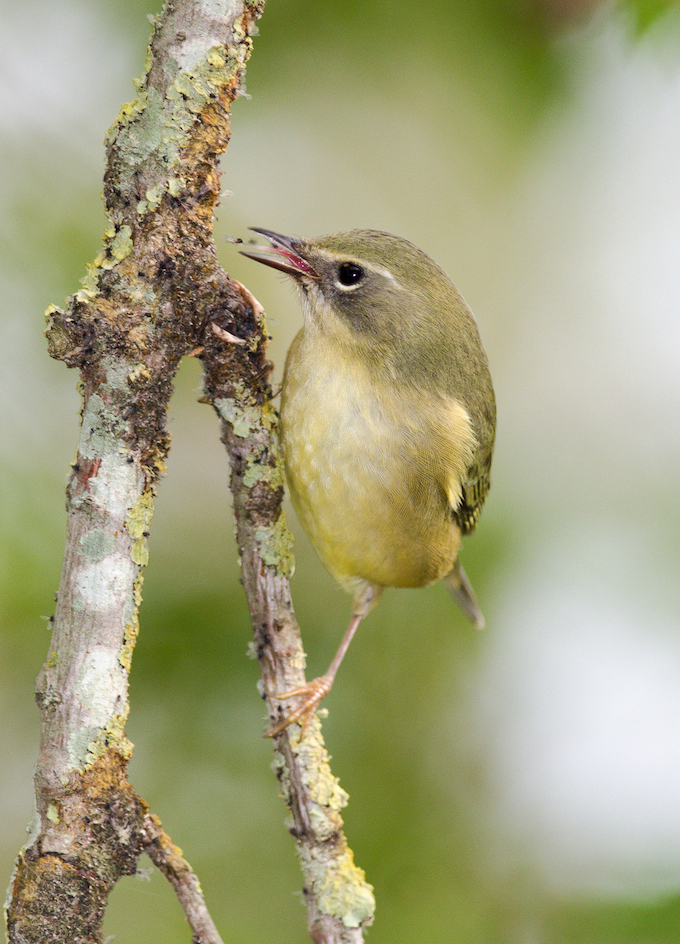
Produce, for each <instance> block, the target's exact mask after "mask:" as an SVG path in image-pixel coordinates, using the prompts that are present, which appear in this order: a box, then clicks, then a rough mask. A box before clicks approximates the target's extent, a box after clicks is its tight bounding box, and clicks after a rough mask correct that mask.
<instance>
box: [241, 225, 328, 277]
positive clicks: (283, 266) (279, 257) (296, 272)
mask: <svg viewBox="0 0 680 944" xmlns="http://www.w3.org/2000/svg"><path fill="white" fill-rule="evenodd" d="M250 228H251V230H252V231H253V233H259V235H260V236H264V237H265V238H266V239H268V240H269V242H270V243H272V245H271V246H252V247H251V248H249V249H248V250H247V251H246V250H244V249H239V252H240V253H241V255H242V256H247V257H248V258H249V259H254V260H255V261H256V262H262V263H264V265H268V266H271V267H272V269H278V270H279V271H280V272H285V273H286V275H292V276H295V277H296V278H300V276H306V277H307V278H308V279H318V278H319V274H318V272H315V270H314V269H313V268H312V267H311V266H310V264H309V263H308V262H307V261H306V259H304V258H303V257H302V255H301V253H300V250H301V248H302V243H301V242H300V241H299V240H297V239H296V238H295V237H294V236H282V235H281V233H272V231H271V230H269V229H258V228H257V227H255V226H251V227H250Z"/></svg>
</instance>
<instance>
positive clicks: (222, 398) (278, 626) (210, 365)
mask: <svg viewBox="0 0 680 944" xmlns="http://www.w3.org/2000/svg"><path fill="white" fill-rule="evenodd" d="M232 284H234V285H238V283H232ZM238 288H239V290H240V293H241V299H242V301H241V304H242V307H243V316H242V317H239V319H238V321H239V322H240V323H242V324H244V325H247V326H248V328H247V332H246V333H242V334H241V335H240V337H241V338H245V339H246V341H247V343H246V345H236V344H234V343H229V342H226V343H225V341H224V339H222V338H221V337H220V336H219V332H214V334H216V336H215V337H212V338H211V337H209V336H207V337H206V342H205V350H204V351H203V353H202V355H201V356H202V359H203V363H204V367H205V374H204V386H205V390H206V395H207V397H208V399H209V401H210V402H211V403H212V404H213V406H214V408H215V410H216V411H217V413H218V415H219V416H220V419H221V421H222V438H223V441H224V444H225V446H226V447H227V450H228V453H229V459H230V464H231V490H232V493H233V496H234V514H235V517H236V529H237V540H238V545H239V549H240V552H241V567H242V574H243V585H244V588H245V591H246V596H247V598H248V604H249V607H250V615H251V620H252V624H253V632H254V636H255V641H254V653H255V654H256V656H257V658H258V659H259V662H260V669H261V673H262V695H263V697H264V698H265V699H266V701H267V706H268V708H269V715H270V720H271V722H272V723H275V722H277V721H280V720H281V718H282V717H283V715H282V711H283V710H284V705H282V703H281V702H280V701H279V700H278V698H277V695H276V693H277V692H281V691H286V690H288V689H290V688H294V687H296V686H298V685H300V684H302V683H303V682H304V680H305V675H304V666H305V656H304V652H303V650H302V643H301V640H300V631H299V629H298V626H297V623H296V621H295V615H294V613H293V606H292V602H291V597H290V589H289V586H288V578H289V576H290V574H291V572H292V569H293V556H292V539H291V536H290V533H289V531H288V528H287V527H286V522H285V518H284V513H283V511H282V509H281V500H282V497H283V478H282V463H281V458H280V456H279V453H278V446H277V439H276V428H277V422H278V417H277V414H276V412H275V411H274V409H273V407H272V405H271V403H270V397H271V388H270V386H269V382H268V374H269V370H270V366H271V365H270V364H269V363H268V361H267V360H266V356H265V351H264V345H263V344H262V343H261V339H263V338H266V325H265V322H264V315H263V312H262V308H261V306H260V305H259V304H258V303H257V301H256V300H255V299H254V298H253V296H252V295H251V294H250V292H248V291H247V290H246V289H245V288H243V286H238ZM275 767H276V771H277V775H278V777H279V781H280V783H281V787H282V793H283V796H284V799H285V800H286V803H287V804H288V807H289V809H290V812H291V821H290V823H289V828H290V831H291V833H292V835H293V836H294V837H295V840H296V842H297V847H298V852H299V855H300V861H301V865H302V872H303V876H304V880H305V888H304V893H305V899H306V902H307V910H308V925H309V931H310V936H311V938H312V940H313V941H315V942H317V944H360V942H361V941H363V932H362V928H364V927H366V926H367V925H369V924H370V923H371V922H372V920H373V912H374V908H375V902H374V899H373V890H372V888H371V886H370V885H369V884H368V883H367V882H366V879H365V876H364V873H363V871H362V870H361V869H360V868H358V867H357V866H356V865H355V864H354V857H353V855H352V851H351V849H350V848H349V847H348V845H347V841H346V839H345V837H344V834H343V832H342V817H341V815H340V810H341V809H342V807H343V806H344V805H345V803H346V802H347V794H346V793H345V791H344V790H343V789H342V788H341V787H340V785H339V783H338V781H337V780H336V778H335V777H334V776H333V774H332V773H331V769H330V766H329V763H328V754H327V752H326V748H325V747H324V743H323V739H322V737H321V729H320V724H319V721H318V719H317V718H316V717H314V718H313V719H312V720H311V721H310V723H309V725H308V727H307V730H306V732H305V735H304V737H301V736H300V728H299V726H298V725H291V726H290V727H289V728H286V729H285V730H284V731H283V732H282V733H281V734H280V735H279V736H278V737H277V738H276V747H275Z"/></svg>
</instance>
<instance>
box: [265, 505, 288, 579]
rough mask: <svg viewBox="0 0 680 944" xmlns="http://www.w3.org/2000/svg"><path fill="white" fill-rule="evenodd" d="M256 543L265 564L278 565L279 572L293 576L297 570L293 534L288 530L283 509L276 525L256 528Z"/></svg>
mask: <svg viewBox="0 0 680 944" xmlns="http://www.w3.org/2000/svg"><path fill="white" fill-rule="evenodd" d="M255 543H256V544H257V549H258V552H259V554H260V557H261V558H262V560H263V561H264V563H265V564H268V565H269V566H270V567H276V569H277V570H278V572H279V573H280V574H283V575H284V576H285V577H292V576H293V572H294V570H295V557H294V555H293V535H292V534H291V533H290V531H289V530H288V525H287V524H286V516H285V514H284V513H283V511H282V512H281V514H280V515H279V517H278V519H277V521H276V524H275V525H273V526H271V527H260V528H256V529H255Z"/></svg>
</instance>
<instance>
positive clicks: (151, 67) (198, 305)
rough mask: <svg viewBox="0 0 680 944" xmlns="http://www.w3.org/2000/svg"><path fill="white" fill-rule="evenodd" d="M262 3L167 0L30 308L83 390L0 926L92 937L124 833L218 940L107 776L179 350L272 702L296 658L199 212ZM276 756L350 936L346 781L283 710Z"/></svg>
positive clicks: (12, 935)
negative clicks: (67, 270) (192, 377)
mask: <svg viewBox="0 0 680 944" xmlns="http://www.w3.org/2000/svg"><path fill="white" fill-rule="evenodd" d="M263 5H264V0H174V2H170V0H168V2H166V4H165V7H164V9H163V11H162V13H161V14H160V15H159V16H158V17H157V18H156V21H155V24H154V31H153V35H152V38H151V42H150V44H149V53H148V56H147V63H146V70H145V73H144V75H143V76H142V77H141V78H140V79H139V80H137V81H136V82H135V87H136V90H137V96H136V98H135V100H134V101H132V102H130V103H128V104H126V105H124V106H123V107H122V109H121V111H120V113H119V115H118V117H117V119H116V121H115V122H114V124H113V126H112V128H111V130H110V131H109V133H108V135H107V140H106V145H107V166H106V173H105V179H104V196H105V201H106V211H107V215H108V225H107V228H106V230H105V234H104V247H103V249H102V252H101V253H100V254H99V255H98V256H97V258H96V259H95V260H94V262H93V263H92V264H90V265H89V266H88V267H87V274H86V276H85V278H84V279H83V280H82V288H81V289H80V290H79V291H78V292H77V293H76V294H75V295H73V296H72V297H71V298H70V299H69V301H68V304H67V306H66V308H65V309H64V310H62V309H59V308H57V307H55V306H50V308H49V309H48V311H47V313H46V315H47V332H46V334H47V339H48V346H49V352H50V354H51V355H52V356H53V357H55V358H57V359H59V360H62V361H64V363H66V364H67V365H68V366H69V367H76V368H78V369H79V371H80V375H81V390H82V396H83V408H82V414H81V417H82V422H81V435H80V444H79V449H78V455H77V458H76V461H75V463H74V465H73V468H72V475H71V479H70V482H69V486H68V489H67V511H68V535H67V541H66V552H65V557H64V567H63V572H62V578H61V583H60V587H59V593H58V597H57V608H56V613H55V622H54V631H53V637H52V642H51V645H50V650H49V654H48V658H47V660H46V662H45V665H44V666H43V669H42V672H41V673H40V676H39V678H38V682H37V692H36V694H37V700H38V704H39V706H40V710H41V715H42V727H41V747H40V756H39V760H38V764H37V770H36V778H35V790H36V815H35V819H34V822H33V824H32V826H31V830H30V835H29V839H28V842H27V844H26V846H25V847H24V848H23V849H22V850H21V852H20V854H19V857H18V859H17V864H16V868H15V872H14V875H13V878H12V883H11V886H10V893H9V898H8V904H7V909H6V916H7V928H8V936H9V941H10V942H11V944H57V942H64V944H66V942H68V944H80V942H83V944H84V942H88V944H91V942H99V941H101V939H102V920H103V915H104V910H105V907H106V901H107V896H108V894H109V892H110V890H111V888H112V887H113V885H114V884H115V882H116V881H117V880H118V878H120V877H121V876H122V875H128V874H132V873H134V871H135V869H136V866H137V861H138V858H139V855H140V854H141V852H142V851H144V850H146V851H147V852H148V853H149V855H150V856H151V857H152V859H153V860H154V862H156V864H157V865H158V867H159V868H160V869H161V870H162V871H163V872H164V874H165V875H166V876H167V877H168V879H169V880H170V881H171V882H172V884H173V885H174V887H175V889H176V891H177V894H178V897H179V898H180V901H181V902H182V905H183V907H184V909H185V912H186V914H187V918H188V920H189V923H190V925H191V928H192V931H193V934H194V940H196V941H202V942H204V944H220V938H219V934H218V933H217V931H216V929H215V927H214V925H213V924H212V921H211V920H210V917H209V915H208V914H207V909H206V908H205V903H204V901H203V898H202V895H201V893H200V886H199V885H198V881H197V880H196V878H195V876H194V875H193V873H192V872H191V870H190V868H189V866H188V864H187V863H186V862H185V860H184V859H183V858H182V856H181V854H180V852H179V850H178V849H177V847H176V846H174V844H173V843H172V841H171V840H170V839H169V837H167V836H166V835H165V833H163V831H162V828H161V827H160V823H159V822H158V820H157V819H156V818H155V817H153V816H152V815H151V814H150V813H149V811H148V809H147V806H146V804H145V803H144V801H143V800H141V799H140V798H139V797H137V795H136V794H135V792H134V790H133V788H132V787H131V786H130V784H129V782H128V780H127V765H128V761H129V758H130V755H131V752H132V745H131V744H130V742H129V741H128V740H127V738H126V736H125V723H126V720H127V716H128V712H129V702H128V674H129V671H130V664H131V659H132V654H133V650H134V645H135V640H136V638H137V634H138V631H139V622H138V607H139V604H140V602H141V589H142V580H143V569H144V567H145V565H146V563H147V561H148V549H147V543H146V538H147V535H148V531H149V528H150V524H151V518H152V514H153V498H154V495H155V491H156V487H157V484H158V481H159V479H160V477H161V476H162V474H163V472H164V469H165V459H166V456H167V452H168V449H169V445H170V442H169V436H168V433H167V431H166V426H165V420H166V412H167V406H168V402H169V399H170V396H171V393H172V381H173V377H174V375H175V372H176V370H177V367H178V365H179V362H180V360H181V358H182V357H183V356H185V355H186V354H187V353H189V352H192V353H194V354H197V355H198V356H200V357H202V359H203V361H204V366H205V388H206V395H207V397H208V399H209V400H210V402H212V403H213V405H214V407H215V409H216V410H217V412H218V414H219V416H220V418H221V421H222V434H223V440H224V442H225V445H226V446H227V449H228V451H229V456H230V460H231V467H232V483H231V484H232V491H233V494H234V508H235V514H236V521H237V531H238V540H239V549H240V553H241V560H242V565H243V580H244V586H245V589H246V594H247V596H248V601H249V605H250V611H251V616H252V621H253V628H254V632H255V647H256V651H257V654H258V656H259V658H260V664H261V668H262V677H263V684H264V693H265V696H266V698H267V700H268V704H269V709H270V714H271V717H272V720H276V719H278V717H279V715H280V712H281V710H282V706H281V705H280V704H279V702H278V701H277V698H276V692H277V691H281V690H282V689H286V688H290V687H293V686H295V685H298V684H300V683H301V682H302V681H303V680H304V654H303V652H302V647H301V643H300V637H299V631H298V628H297V624H296V623H295V618H294V615H293V610H292V605H291V599H290V592H289V588H288V577H289V575H290V572H291V569H292V552H291V539H290V535H289V533H288V530H287V528H286V525H285V520H284V518H283V512H282V511H281V499H282V495H283V480H282V472H281V460H280V456H279V454H278V448H277V440H276V423H277V417H276V413H275V411H274V410H273V408H272V407H271V404H270V397H271V389H270V386H269V381H268V374H269V369H270V365H269V363H268V361H267V359H266V343H267V340H268V338H267V334H266V327H265V324H264V319H263V316H262V310H261V308H260V307H259V306H258V305H257V303H256V302H255V300H254V299H253V298H252V296H251V295H250V293H249V292H248V291H247V290H246V289H244V288H243V286H241V285H239V283H237V282H233V281H231V280H230V279H229V277H228V276H227V275H226V273H225V272H224V271H223V270H222V268H221V267H220V265H219V263H218V262H217V256H216V252H215V245H214V241H213V232H212V228H213V219H214V210H215V205H216V203H217V200H218V197H219V189H220V188H219V166H218V161H219V157H220V154H221V153H222V152H223V151H224V150H225V149H226V147H227V143H228V140H229V109H230V105H231V102H232V101H233V99H234V98H235V96H236V95H237V94H238V91H239V89H240V83H241V80H242V76H243V71H244V68H245V64H246V61H247V59H248V56H249V54H250V51H251V45H252V43H251V39H250V34H251V33H252V31H253V29H252V28H253V24H254V21H255V20H256V18H257V17H259V16H260V14H261V13H262V8H263ZM230 337H231V338H232V339H233V338H236V339H239V341H243V342H245V343H233V340H232V341H230V340H229V338H230ZM275 756H276V769H277V772H278V775H279V779H280V781H281V784H282V788H283V793H284V796H285V798H286V802H287V803H288V805H289V807H290V810H291V813H292V825H291V827H290V828H291V832H292V833H293V835H294V836H295V838H296V841H297V844H298V849H299V852H300V858H301V863H302V868H303V874H304V880H305V896H306V900H307V904H308V916H309V930H310V935H311V937H312V939H313V940H314V941H316V942H326V944H331V942H337V944H358V942H360V941H361V940H362V938H363V935H362V927H364V926H366V925H367V924H369V923H370V922H371V920H372V914H373V897H372V891H371V888H370V886H368V885H367V884H366V882H365V879H364V876H363V873H362V872H361V870H360V869H358V868H357V867H356V866H355V865H354V863H353V857H352V853H351V851H350V850H349V849H348V847H347V843H346V841H345V838H344V836H343V834H342V819H341V817H340V812H339V811H340V809H341V807H342V806H343V805H344V803H345V802H346V794H345V793H344V792H343V791H342V790H341V788H340V787H339V785H338V783H337V781H336V780H335V778H334V777H333V776H332V774H331V772H330V768H329V766H328V757H327V754H326V752H325V748H324V746H323V741H322V739H321V734H320V728H319V724H318V721H317V720H316V719H315V720H314V721H313V722H312V724H311V725H310V726H309V731H308V733H307V736H306V737H305V738H304V740H302V741H301V740H300V737H299V732H298V729H297V726H294V727H293V730H290V731H288V730H287V731H285V732H283V733H282V734H281V735H280V736H279V738H277V745H276V755H275Z"/></svg>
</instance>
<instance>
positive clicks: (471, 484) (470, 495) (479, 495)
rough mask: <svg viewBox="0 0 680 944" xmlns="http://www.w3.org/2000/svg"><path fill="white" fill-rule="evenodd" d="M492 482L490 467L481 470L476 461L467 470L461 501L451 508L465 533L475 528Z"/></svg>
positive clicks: (454, 518) (455, 519)
mask: <svg viewBox="0 0 680 944" xmlns="http://www.w3.org/2000/svg"><path fill="white" fill-rule="evenodd" d="M490 484H491V481H490V477H489V470H488V469H485V470H484V471H483V472H481V471H480V469H479V467H478V465H477V463H475V464H474V465H472V466H471V467H470V468H469V469H468V470H467V475H466V477H465V479H464V480H463V483H462V488H461V497H460V501H459V503H458V505H457V506H455V507H454V506H452V508H451V513H452V516H453V520H454V521H455V522H456V524H457V525H458V527H459V528H460V530H461V531H462V533H463V534H471V533H472V532H473V531H474V530H475V527H476V526H477V521H478V519H479V516H480V514H481V511H482V506H483V504H484V500H485V498H486V496H487V493H488V491H489V486H490Z"/></svg>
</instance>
